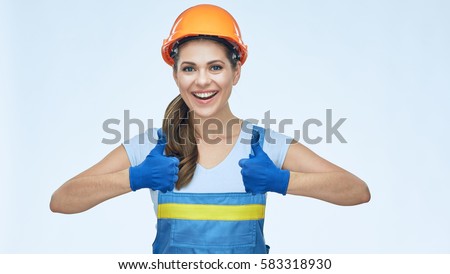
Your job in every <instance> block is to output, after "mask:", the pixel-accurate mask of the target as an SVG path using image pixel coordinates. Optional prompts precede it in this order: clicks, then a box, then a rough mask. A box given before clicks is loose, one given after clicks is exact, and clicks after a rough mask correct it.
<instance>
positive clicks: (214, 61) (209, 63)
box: [181, 60, 225, 66]
mask: <svg viewBox="0 0 450 274" xmlns="http://www.w3.org/2000/svg"><path fill="white" fill-rule="evenodd" d="M217 62H220V63H222V64H225V63H224V62H223V61H222V60H212V61H209V62H208V63H206V64H207V65H211V64H213V63H217ZM184 64H186V65H193V66H195V65H196V63H194V62H189V61H183V62H182V63H181V65H184Z"/></svg>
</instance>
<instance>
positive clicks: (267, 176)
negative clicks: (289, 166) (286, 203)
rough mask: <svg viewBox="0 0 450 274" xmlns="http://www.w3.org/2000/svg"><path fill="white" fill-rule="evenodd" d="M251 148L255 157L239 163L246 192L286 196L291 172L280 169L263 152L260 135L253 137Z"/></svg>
mask: <svg viewBox="0 0 450 274" xmlns="http://www.w3.org/2000/svg"><path fill="white" fill-rule="evenodd" d="M251 146H252V150H253V155H252V154H250V155H249V159H241V160H240V161H239V166H240V167H241V168H242V170H241V174H242V179H243V180H244V186H245V191H246V192H250V193H253V194H257V193H266V192H268V191H272V192H277V193H280V194H283V195H286V192H287V188H288V184H289V177H290V172H289V170H283V169H280V168H278V167H277V166H276V165H275V164H274V163H273V162H272V160H271V159H270V158H269V156H268V155H267V154H266V153H265V152H264V151H263V149H262V148H261V146H260V145H259V133H257V134H254V136H252V142H251Z"/></svg>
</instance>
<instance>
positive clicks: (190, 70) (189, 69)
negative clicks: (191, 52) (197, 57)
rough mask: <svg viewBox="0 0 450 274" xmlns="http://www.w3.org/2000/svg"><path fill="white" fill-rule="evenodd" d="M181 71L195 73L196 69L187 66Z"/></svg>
mask: <svg viewBox="0 0 450 274" xmlns="http://www.w3.org/2000/svg"><path fill="white" fill-rule="evenodd" d="M181 70H182V71H185V72H193V71H194V68H193V67H190V66H186V67H184V68H182V69H181Z"/></svg>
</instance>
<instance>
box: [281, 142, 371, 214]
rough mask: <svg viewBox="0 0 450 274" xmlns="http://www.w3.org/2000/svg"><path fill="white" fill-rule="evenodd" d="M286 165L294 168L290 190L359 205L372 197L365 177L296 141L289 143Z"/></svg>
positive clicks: (335, 201)
mask: <svg viewBox="0 0 450 274" xmlns="http://www.w3.org/2000/svg"><path fill="white" fill-rule="evenodd" d="M283 169H287V170H290V172H291V176H290V179H289V186H288V191H287V193H289V194H294V195H302V196H307V197H311V198H316V199H320V200H323V201H327V202H330V203H333V204H337V205H356V204H361V203H366V202H368V201H369V200H370V192H369V188H368V187H367V185H366V183H365V182H364V181H363V180H361V179H359V178H358V177H356V176H355V175H353V174H351V173H350V172H348V171H346V170H344V169H342V168H341V167H338V166H336V165H334V164H333V163H330V162H329V161H327V160H325V159H323V158H321V157H320V156H318V155H317V154H315V153H314V152H312V151H311V150H310V149H308V148H307V147H305V146H304V145H302V144H299V143H297V142H293V143H292V144H291V145H290V147H289V150H288V153H287V156H286V159H285V161H284V164H283Z"/></svg>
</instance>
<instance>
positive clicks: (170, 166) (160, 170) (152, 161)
mask: <svg viewBox="0 0 450 274" xmlns="http://www.w3.org/2000/svg"><path fill="white" fill-rule="evenodd" d="M165 147H166V138H165V136H164V134H163V133H162V132H161V131H160V130H158V143H157V144H156V146H155V148H154V149H153V150H152V151H150V153H149V154H148V155H147V157H146V158H145V160H144V161H143V162H142V163H141V164H139V165H137V166H134V167H130V168H129V173H130V188H131V189H132V190H133V191H136V190H138V189H141V188H150V189H152V190H159V191H161V192H166V191H171V190H173V188H174V186H175V183H176V182H177V181H178V165H179V163H180V161H179V160H178V158H176V157H173V156H165V155H164V148H165Z"/></svg>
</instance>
